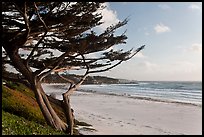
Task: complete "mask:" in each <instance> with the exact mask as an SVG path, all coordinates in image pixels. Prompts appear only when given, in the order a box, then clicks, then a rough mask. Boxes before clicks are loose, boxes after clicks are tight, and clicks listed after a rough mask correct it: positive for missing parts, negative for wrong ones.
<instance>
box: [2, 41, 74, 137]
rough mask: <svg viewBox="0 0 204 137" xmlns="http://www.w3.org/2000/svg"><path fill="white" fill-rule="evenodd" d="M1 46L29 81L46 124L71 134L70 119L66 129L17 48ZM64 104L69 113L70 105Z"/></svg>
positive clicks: (39, 82) (65, 125)
mask: <svg viewBox="0 0 204 137" xmlns="http://www.w3.org/2000/svg"><path fill="white" fill-rule="evenodd" d="M3 46H4V49H5V50H6V52H7V53H8V56H9V58H10V60H11V61H12V63H13V66H14V67H15V68H17V69H18V70H19V72H21V73H22V74H23V76H24V77H25V78H26V79H27V80H28V81H29V83H30V85H31V88H32V90H33V92H34V94H35V98H36V101H37V103H38V105H39V107H40V109H41V111H42V114H43V116H44V118H45V120H46V122H47V124H48V125H50V126H52V127H54V128H56V129H58V130H61V131H70V134H73V128H72V127H73V123H72V121H71V122H69V123H71V126H69V129H70V130H68V125H67V124H66V123H64V122H63V121H62V120H61V119H60V118H59V116H58V115H57V114H56V112H55V111H54V109H53V108H52V106H51V104H50V102H49V100H48V98H47V96H46V94H45V92H44V90H43V88H42V86H41V81H40V80H38V77H37V76H35V75H33V72H32V70H31V69H30V68H28V67H27V66H26V64H24V62H23V60H22V59H21V58H20V56H19V55H18V50H17V49H15V48H14V49H12V50H11V48H12V46H8V45H7V46H5V45H3ZM64 102H67V101H64ZM68 102H69V98H68ZM65 106H66V109H67V110H68V113H66V114H69V109H70V110H71V108H68V107H70V104H69V103H67V105H65ZM66 114H65V115H66ZM68 117H69V116H68Z"/></svg>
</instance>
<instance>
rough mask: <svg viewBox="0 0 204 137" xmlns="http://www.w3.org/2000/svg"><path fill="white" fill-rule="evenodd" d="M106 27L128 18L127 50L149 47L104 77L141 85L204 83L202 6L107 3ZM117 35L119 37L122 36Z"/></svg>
mask: <svg viewBox="0 0 204 137" xmlns="http://www.w3.org/2000/svg"><path fill="white" fill-rule="evenodd" d="M104 5H106V8H105V9H104V10H103V11H102V15H103V16H104V18H103V19H102V20H103V21H104V24H103V25H102V26H99V28H98V29H101V31H102V30H104V29H105V28H106V27H107V26H109V25H111V24H115V23H117V22H118V21H122V20H124V19H125V18H128V19H129V21H128V23H127V25H126V26H123V28H121V30H119V32H120V34H121V32H123V31H124V30H126V29H127V32H126V35H127V37H128V40H127V43H126V44H125V45H120V46H118V47H117V48H123V49H125V50H128V49H131V48H138V47H140V46H142V45H146V47H145V49H143V50H142V51H141V52H140V53H138V54H137V55H136V56H135V57H134V58H132V59H131V60H128V61H126V62H123V63H122V64H121V65H119V66H117V67H116V68H113V69H112V70H110V71H108V72H103V73H100V74H97V75H104V76H109V77H114V78H123V79H129V80H138V81H202V3H201V2H108V3H105V4H104ZM119 32H117V33H119Z"/></svg>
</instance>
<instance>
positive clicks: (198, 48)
mask: <svg viewBox="0 0 204 137" xmlns="http://www.w3.org/2000/svg"><path fill="white" fill-rule="evenodd" d="M188 50H189V51H193V52H202V44H200V43H194V44H192V45H191V46H190V47H189V48H188Z"/></svg>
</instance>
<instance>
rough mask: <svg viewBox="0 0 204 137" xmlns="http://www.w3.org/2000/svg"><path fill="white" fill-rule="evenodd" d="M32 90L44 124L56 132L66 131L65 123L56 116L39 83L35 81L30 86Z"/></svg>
mask: <svg viewBox="0 0 204 137" xmlns="http://www.w3.org/2000/svg"><path fill="white" fill-rule="evenodd" d="M32 88H33V90H34V93H35V97H36V100H37V102H38V105H39V106H40V109H41V111H42V114H43V116H44V118H45V120H46V122H47V123H48V124H49V125H50V126H53V127H54V128H56V129H58V130H61V131H67V125H66V123H64V122H63V121H62V120H61V119H60V118H59V116H58V115H57V114H56V112H55V110H54V109H53V107H52V106H51V104H50V101H49V100H48V98H47V96H46V94H45V92H44V90H43V88H42V86H41V83H40V82H39V81H37V80H35V84H34V85H32Z"/></svg>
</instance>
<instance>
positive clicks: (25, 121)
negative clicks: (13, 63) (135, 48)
mask: <svg viewBox="0 0 204 137" xmlns="http://www.w3.org/2000/svg"><path fill="white" fill-rule="evenodd" d="M3 81H4V82H5V83H6V84H5V85H3V84H2V134H3V135H65V133H64V132H62V131H57V130H55V129H54V128H52V127H50V126H48V125H47V124H46V121H45V119H44V117H43V115H42V113H41V110H40V108H39V106H38V104H37V102H36V99H35V97H34V93H33V92H32V91H31V90H30V89H29V88H27V87H26V86H25V85H24V84H22V83H17V82H12V81H5V80H3ZM59 103H60V101H59V100H55V101H51V104H52V105H53V107H54V109H55V110H56V112H57V113H58V114H59V115H60V117H61V118H62V119H63V120H66V119H65V116H64V113H63V112H62V111H63V110H62V108H61V106H60V104H59ZM75 124H76V125H75V127H77V126H78V125H81V126H91V125H89V124H87V123H85V122H81V121H78V120H76V119H75ZM74 134H75V135H78V134H79V132H78V130H77V129H74Z"/></svg>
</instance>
